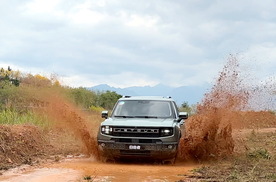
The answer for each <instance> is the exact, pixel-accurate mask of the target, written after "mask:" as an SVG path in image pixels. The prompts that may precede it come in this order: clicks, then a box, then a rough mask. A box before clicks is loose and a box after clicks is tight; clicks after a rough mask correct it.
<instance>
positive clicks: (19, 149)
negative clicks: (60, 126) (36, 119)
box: [0, 125, 49, 170]
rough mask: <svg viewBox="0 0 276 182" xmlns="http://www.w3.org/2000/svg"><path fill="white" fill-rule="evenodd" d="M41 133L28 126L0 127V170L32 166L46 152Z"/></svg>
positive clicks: (45, 143)
mask: <svg viewBox="0 0 276 182" xmlns="http://www.w3.org/2000/svg"><path fill="white" fill-rule="evenodd" d="M48 148H49V145H48V142H47V141H46V140H45V139H44V138H43V134H42V132H41V131H40V130H39V129H38V128H37V127H35V126H30V125H18V126H17V125H13V126H7V125H0V161H1V162H0V170H3V169H8V168H11V167H15V166H18V165H21V164H32V163H33V162H34V160H35V159H36V158H39V157H42V156H44V155H45V154H46V153H47V151H48Z"/></svg>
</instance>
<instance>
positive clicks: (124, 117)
mask: <svg viewBox="0 0 276 182" xmlns="http://www.w3.org/2000/svg"><path fill="white" fill-rule="evenodd" d="M114 117H116V118H134V116H120V115H119V116H114Z"/></svg>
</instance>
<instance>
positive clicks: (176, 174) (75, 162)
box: [0, 158, 199, 182]
mask: <svg viewBox="0 0 276 182" xmlns="http://www.w3.org/2000/svg"><path fill="white" fill-rule="evenodd" d="M196 167H199V165H198V164H188V163H176V164H175V165H173V166H171V165H159V164H149V163H143V164H141V163H139V164H137V163H136V164H135V163H134V164H129V163H116V164H115V163H101V162H98V161H96V160H94V159H91V158H90V159H70V160H65V161H63V162H59V163H54V164H47V165H44V166H43V167H41V168H37V169H31V168H30V169H25V170H22V169H21V170H19V169H17V170H15V169H14V170H12V171H9V172H7V173H5V174H4V175H3V176H0V181H3V182H18V181H20V182H38V181H39V182H49V181H51V182H55V181H56V182H69V181H70V182H84V181H89V180H85V178H87V177H91V179H90V181H93V182H94V181H95V182H97V181H104V182H106V181H112V182H121V181H125V182H128V181H129V182H130V181H131V182H135V181H137V182H138V181H139V182H143V181H144V182H147V181H155V182H159V181H179V180H182V179H184V178H185V175H187V174H190V173H191V172H190V171H191V170H193V169H194V168H196Z"/></svg>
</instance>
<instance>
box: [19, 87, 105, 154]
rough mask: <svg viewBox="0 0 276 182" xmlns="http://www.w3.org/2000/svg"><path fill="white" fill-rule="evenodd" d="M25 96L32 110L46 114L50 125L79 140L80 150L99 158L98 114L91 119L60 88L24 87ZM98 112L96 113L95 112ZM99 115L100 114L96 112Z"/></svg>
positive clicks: (61, 133) (61, 132)
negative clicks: (97, 138)
mask: <svg viewBox="0 0 276 182" xmlns="http://www.w3.org/2000/svg"><path fill="white" fill-rule="evenodd" d="M24 92H25V95H26V97H27V98H31V101H28V102H30V103H31V105H33V106H34V108H35V109H34V111H35V112H36V113H38V114H41V115H42V116H47V117H48V118H49V121H50V122H51V124H52V126H53V127H54V128H55V129H57V130H58V131H59V130H60V133H59V135H63V133H64V132H67V134H68V132H69V133H72V135H73V136H74V138H77V139H78V140H79V141H81V143H82V146H83V148H82V149H80V151H82V152H84V153H86V154H89V155H92V156H93V157H94V158H95V159H98V158H99V153H98V147H97V141H96V135H97V132H98V128H99V124H100V122H99V120H100V119H99V118H100V117H99V116H97V117H94V118H92V119H91V117H90V119H88V118H89V115H88V114H87V113H85V112H84V111H82V110H81V109H80V108H78V107H77V106H75V105H74V104H72V103H71V102H70V101H69V100H68V99H67V98H66V96H64V90H63V89H62V88H56V89H55V88H34V87H29V88H24ZM97 114H98V113H97ZM98 115H100V114H98Z"/></svg>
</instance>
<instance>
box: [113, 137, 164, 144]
mask: <svg viewBox="0 0 276 182" xmlns="http://www.w3.org/2000/svg"><path fill="white" fill-rule="evenodd" d="M111 140H113V141H115V142H119V143H161V142H162V141H161V140H159V139H131V138H112V139H111Z"/></svg>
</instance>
